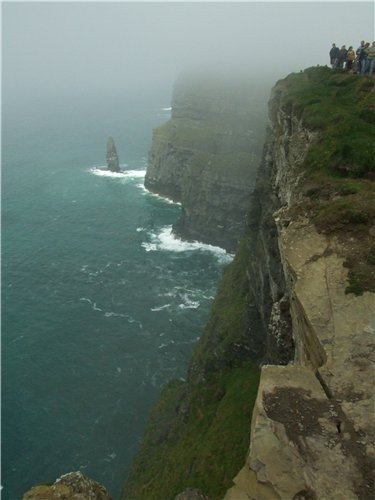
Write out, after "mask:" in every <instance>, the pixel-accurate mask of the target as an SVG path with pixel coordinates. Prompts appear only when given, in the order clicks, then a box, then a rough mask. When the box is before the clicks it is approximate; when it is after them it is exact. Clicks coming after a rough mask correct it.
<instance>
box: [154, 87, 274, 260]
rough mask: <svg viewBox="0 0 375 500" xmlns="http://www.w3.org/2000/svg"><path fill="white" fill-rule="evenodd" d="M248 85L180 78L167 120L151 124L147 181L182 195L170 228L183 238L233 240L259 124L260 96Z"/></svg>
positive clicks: (256, 153) (231, 244)
mask: <svg viewBox="0 0 375 500" xmlns="http://www.w3.org/2000/svg"><path fill="white" fill-rule="evenodd" d="M219 80H220V79H219ZM250 85H251V84H249V85H244V83H243V82H241V83H239V82H234V81H228V80H224V79H223V80H222V81H221V83H219V82H218V80H216V81H214V80H213V79H207V80H204V81H203V79H202V78H200V79H188V78H185V79H181V80H179V81H178V82H177V84H176V86H175V90H174V94H173V100H172V116H171V119H170V121H169V122H167V123H166V124H165V125H163V126H161V127H159V128H157V129H155V130H154V134H153V140H152V146H151V150H150V153H149V161H148V166H147V173H146V178H145V186H146V188H147V189H149V190H150V191H152V192H155V193H158V194H160V195H162V196H165V197H167V198H170V199H172V200H174V201H178V202H181V204H182V211H181V216H180V218H179V220H178V221H177V223H176V224H175V225H174V232H175V233H176V234H177V235H179V236H181V237H182V238H184V239H188V240H199V241H202V242H205V243H210V244H214V245H219V246H221V247H223V248H225V249H227V250H229V251H234V250H235V248H236V246H237V242H238V240H239V238H240V236H241V234H242V232H243V228H244V222H245V214H246V212H247V210H248V207H249V202H250V201H249V200H250V196H251V192H252V190H253V188H254V181H255V173H256V168H257V165H258V161H259V158H260V148H259V143H260V142H261V136H262V132H263V127H262V126H261V125H260V123H259V122H261V121H262V118H261V117H262V116H263V113H262V111H263V110H262V105H261V99H260V98H259V93H257V91H256V88H255V84H253V87H251V86H250ZM264 102H265V101H264Z"/></svg>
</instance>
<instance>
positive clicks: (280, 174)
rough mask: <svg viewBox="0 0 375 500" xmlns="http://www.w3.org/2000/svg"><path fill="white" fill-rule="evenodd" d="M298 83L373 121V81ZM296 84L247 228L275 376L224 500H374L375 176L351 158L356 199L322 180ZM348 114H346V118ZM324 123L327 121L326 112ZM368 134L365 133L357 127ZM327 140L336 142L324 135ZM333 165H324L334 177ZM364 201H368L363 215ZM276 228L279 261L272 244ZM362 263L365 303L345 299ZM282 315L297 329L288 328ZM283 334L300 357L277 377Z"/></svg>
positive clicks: (276, 97) (278, 115) (317, 73)
mask: <svg viewBox="0 0 375 500" xmlns="http://www.w3.org/2000/svg"><path fill="white" fill-rule="evenodd" d="M292 78H293V77H292ZM300 79H301V81H302V82H303V83H304V85H305V91H307V89H308V88H309V85H310V84H313V83H315V84H320V85H321V84H322V81H323V82H324V85H326V86H327V87H328V86H329V85H331V86H335V89H336V92H338V91H340V85H346V86H349V85H353V87H352V88H351V92H352V94H351V95H352V98H353V100H357V102H356V104H355V107H353V109H352V110H351V111H350V113H351V114H352V116H351V118H350V120H351V121H353V122H354V123H355V117H360V118H361V119H362V118H363V116H364V110H366V115H365V116H366V117H368V116H370V115H369V112H370V111H371V109H372V111H374V97H373V84H371V82H370V81H369V80H362V82H358V80H357V81H356V80H355V79H353V77H351V78H350V77H349V80H348V77H345V76H344V77H342V76H340V75H338V76H336V77H335V76H333V77H332V76H331V75H330V73H329V71H326V70H325V69H321V70H318V69H315V70H310V71H307V72H306V73H305V75H301V76H300ZM290 80H291V78H289V80H288V79H286V80H285V81H281V82H279V83H278V85H277V86H276V87H275V89H274V91H273V96H272V99H271V102H270V126H269V131H268V137H267V143H266V147H265V151H264V157H263V162H262V165H261V168H260V174H259V176H260V177H259V179H258V184H257V192H256V194H255V198H256V199H258V200H259V199H260V198H261V199H262V207H261V208H259V207H258V208H257V207H256V205H254V206H253V209H252V214H253V218H254V219H256V220H253V223H252V224H251V227H250V230H251V237H250V240H251V242H252V243H251V245H250V256H251V258H252V259H253V264H252V266H251V271H250V277H249V279H250V280H251V282H252V283H255V290H256V293H255V295H254V298H255V300H256V299H257V298H258V300H257V301H256V306H255V309H257V311H258V315H259V317H260V322H259V324H262V326H263V328H261V329H260V330H262V329H263V339H268V340H267V341H266V343H267V356H266V360H267V361H268V362H269V363H273V366H271V365H265V366H263V367H262V371H261V377H260V384H259V389H258V396H257V399H256V403H255V408H254V412H253V417H252V424H251V439H250V450H249V454H248V457H247V459H246V464H245V466H244V467H243V468H242V469H241V471H240V472H239V474H238V475H237V476H236V477H235V479H234V483H235V486H234V487H232V488H231V489H230V490H229V491H228V492H227V494H226V496H225V499H226V500H238V499H240V498H241V499H245V500H246V499H254V498H256V499H280V498H282V499H292V498H309V499H313V498H342V499H349V498H350V499H356V498H361V499H362V498H363V499H365V498H373V495H374V492H373V479H372V477H371V470H373V460H374V445H373V443H374V424H373V409H374V400H373V389H372V387H373V384H374V372H373V362H374V358H373V357H372V351H373V348H374V333H375V295H374V293H372V292H373V289H372V288H371V287H372V286H373V285H374V266H373V264H374V262H373V260H372V259H371V257H370V256H371V252H372V251H373V248H374V247H373V244H374V234H375V233H374V225H373V224H374V196H373V192H374V191H373V181H371V175H372V174H371V171H373V168H374V165H373V164H371V163H370V162H369V163H366V159H364V161H363V162H362V163H361V164H360V163H359V162H357V163H356V164H354V162H353V161H350V158H348V157H347V158H346V162H345V163H346V165H347V171H351V172H354V168H357V169H358V170H359V168H362V171H361V174H357V175H356V180H355V181H353V176H352V180H351V181H350V182H354V183H358V184H356V186H357V189H358V191H357V192H356V193H355V192H353V191H355V190H354V189H351V190H348V189H343V186H342V184H344V185H345V186H346V185H347V183H348V182H349V181H348V178H346V177H343V176H342V175H341V176H337V175H336V176H335V177H331V176H330V174H332V173H333V171H332V170H331V171H325V172H324V171H323V172H322V171H321V170H320V171H318V172H317V171H316V170H314V166H315V165H314V163H313V162H312V160H311V159H312V158H313V154H314V152H315V151H316V150H317V148H319V147H320V144H321V141H322V129H321V128H320V127H316V126H315V127H314V126H312V125H311V124H309V120H308V119H306V107H305V108H301V107H300V100H299V98H298V95H296V94H295V93H294V88H293V85H292V82H290ZM317 80H318V81H317ZM331 88H332V87H331ZM328 89H329V87H328ZM355 89H357V90H358V89H360V90H358V91H357V92H355ZM371 89H372V90H371ZM310 98H311V99H312V98H313V96H312V95H311V94H310ZM337 100H339V97H337ZM341 108H342V113H344V112H345V113H346V109H347V108H346V107H345V106H344V105H342V106H341ZM307 111H309V110H307ZM304 112H305V116H303V113H304ZM348 112H349V111H348ZM326 113H327V111H326ZM325 120H326V121H329V111H328V116H326V118H325ZM372 123H373V122H372ZM360 125H361V124H360V121H358V122H357V124H356V126H357V127H359V126H360ZM364 125H365V128H366V132H368V131H370V134H371V135H372V138H373V139H372V144H373V141H374V127H373V125H371V123H369V121H368V120H365V123H364ZM353 126H354V125H353ZM332 130H333V129H332ZM353 130H354V129H353ZM324 133H326V134H330V133H331V131H330V130H329V129H327V128H325V130H324ZM363 137H364V138H365V137H366V134H364V135H363ZM342 139H343V138H342ZM331 140H332V137H331ZM344 140H346V139H344ZM370 144H371V143H369V144H368V146H369V147H370V148H371V145H370ZM333 158H334V155H333V156H332V158H329V157H328V158H327V155H326V158H325V161H326V162H327V165H326V166H327V167H329V166H330V163H331V166H332V161H333ZM373 158H374V157H373ZM342 165H343V162H342V163H341V162H340V163H339V164H338V165H335V168H336V169H337V172H340V170H341V172H342ZM359 186H360V187H359ZM370 192H371V193H372V194H369V193H370ZM355 196H358V199H356V198H355ZM360 197H362V198H363V197H364V198H365V199H366V202H365V203H364V204H362V202H361V201H360V199H359V198H360ZM328 203H329V207H328ZM343 204H345V205H346V208H347V209H349V207H350V210H352V211H355V210H357V211H358V212H357V216H356V217H353V218H350V217H348V216H345V215H344V213H343V211H342V207H343ZM327 207H328V209H329V210H330V211H331V212H333V213H334V210H335V209H337V210H338V209H340V213H339V216H338V215H337V214H336V213H334V215H333V214H332V213H330V217H327V216H326V213H325V210H327ZM360 209H361V210H362V211H361V212H360ZM360 214H361V215H360ZM255 215H256V217H255ZM250 220H251V218H250ZM270 228H271V232H272V233H273V234H274V235H275V238H274V241H277V246H278V249H275V245H274V244H270V238H269V232H270ZM371 241H372V243H371ZM275 252H276V253H277V254H279V258H280V264H281V266H280V268H279V272H282V274H283V275H284V283H285V289H284V290H282V296H281V299H280V298H279V297H280V290H279V287H275V285H274V283H275V279H274V273H275V271H274V270H272V268H270V267H269V264H268V263H269V262H270V261H272V259H274V255H275ZM353 255H358V256H359V255H361V256H362V257H358V260H360V259H363V265H365V263H367V273H368V275H369V276H370V277H371V281H372V285H370V286H368V285H369V281H368V280H366V279H364V278H365V277H364V276H363V279H364V280H363V282H362V287H363V288H362V289H361V290H360V291H358V295H353V294H352V293H350V294H348V293H347V292H349V291H351V288H350V286H348V283H350V279H349V281H348V273H350V272H352V273H358V271H357V270H353V268H351V264H350V263H351V261H352V259H353ZM366 255H367V257H366ZM256 256H257V257H256ZM254 257H256V259H255V260H254ZM366 259H367V260H366ZM371 262H372V264H371ZM260 270H261V271H260ZM357 276H358V274H357ZM349 278H350V276H349ZM265 283H266V285H265ZM366 283H367V285H366ZM366 287H367V289H369V291H365V289H366ZM264 289H265V290H266V294H265V295H266V297H265V295H264V293H262V292H263V290H264ZM267 296H268V300H267ZM267 302H268V306H267ZM283 310H284V311H287V315H288V316H289V318H290V321H289V322H287V323H285V321H284V319H285V318H284V319H283V317H282V314H281V312H282V311H283ZM285 325H287V326H288V325H289V332H290V334H291V336H292V340H293V342H294V344H295V354H294V358H290V361H291V362H290V363H289V364H288V365H287V366H280V365H278V364H277V363H278V362H279V361H278V357H279V358H280V355H281V358H282V359H286V360H287V357H288V356H287V357H286V358H284V353H285V354H288V355H289V354H290V353H291V352H292V351H291V350H290V346H291V343H290V338H289V337H290V335H289V336H288V334H287V331H288V327H287V328H284V326H285ZM258 331H259V330H258ZM274 363H276V364H274Z"/></svg>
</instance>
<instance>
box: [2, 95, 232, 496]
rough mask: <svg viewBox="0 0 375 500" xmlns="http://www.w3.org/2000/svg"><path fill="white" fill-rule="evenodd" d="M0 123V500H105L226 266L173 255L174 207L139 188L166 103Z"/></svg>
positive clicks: (9, 114)
mask: <svg viewBox="0 0 375 500" xmlns="http://www.w3.org/2000/svg"><path fill="white" fill-rule="evenodd" d="M44 104H45V103H44ZM4 108H5V109H4V112H3V131H2V132H3V133H2V477H1V484H2V488H3V489H2V498H3V499H4V500H16V499H19V498H21V496H22V493H23V492H24V491H26V490H27V489H28V488H30V487H31V486H32V485H34V484H38V483H44V482H50V481H54V480H55V479H56V478H57V477H58V476H60V475H61V474H63V473H66V472H69V471H73V470H81V471H82V472H83V473H85V474H87V475H89V476H90V477H92V478H93V479H95V480H97V481H99V482H101V483H102V484H103V485H105V486H106V487H107V489H108V490H109V491H110V493H111V494H112V495H113V497H114V498H117V497H118V495H119V492H120V488H121V485H122V483H123V481H124V479H125V478H126V474H127V472H128V470H129V466H130V464H131V461H132V458H133V457H134V455H135V453H136V450H137V447H138V446H139V442H140V438H141V436H142V431H143V429H144V425H145V421H146V418H147V414H148V411H149V409H150V407H151V405H152V403H153V402H154V401H155V399H156V397H157V395H158V393H159V392H160V389H161V387H162V386H163V384H165V383H166V382H167V381H168V380H170V379H171V378H175V377H184V375H185V372H186V367H187V363H188V360H189V357H190V354H191V351H192V347H193V344H194V342H195V341H196V340H197V338H199V335H200V334H201V332H202V328H203V325H204V323H205V321H206V319H207V317H208V312H209V308H210V304H211V302H212V299H213V295H214V293H215V290H216V287H217V283H218V280H219V277H220V274H221V271H222V268H223V266H224V265H225V264H227V263H228V262H229V261H230V260H231V256H230V255H228V254H226V253H225V252H224V251H223V250H222V249H220V248H215V247H210V246H209V245H202V244H199V243H186V242H182V241H180V240H178V239H175V238H174V237H173V235H172V234H171V225H172V224H173V222H174V221H175V220H176V218H177V216H178V213H179V210H180V207H179V206H178V205H177V204H173V203H171V202H169V201H168V200H164V199H162V198H160V197H157V196H155V195H152V194H150V193H148V192H147V191H146V190H145V188H144V186H143V179H144V174H145V169H146V164H147V159H146V158H147V152H148V148H149V146H150V144H151V136H152V128H153V127H154V126H156V125H158V124H160V123H163V122H164V121H165V120H166V119H168V117H169V113H170V108H169V107H168V100H166V96H153V97H150V98H149V99H144V98H142V99H141V98H139V99H138V100H137V99H134V98H132V99H128V100H126V99H125V98H124V101H123V102H120V103H119V102H118V101H117V102H116V101H115V100H113V102H112V103H108V100H106V101H105V103H104V102H103V103H100V102H96V104H95V106H93V103H92V102H89V100H87V102H85V100H84V99H82V100H81V101H79V102H78V101H77V102H76V103H69V104H68V105H63V104H62V103H51V105H50V106H46V105H44V106H38V103H33V104H32V105H31V104H28V105H25V106H24V107H23V108H22V106H20V105H19V103H18V107H17V106H15V105H14V107H12V103H10V104H5V106H4ZM16 108H17V109H16ZM109 135H112V136H113V137H114V138H115V142H116V145H117V149H118V152H119V156H120V163H121V165H122V168H123V173H121V174H110V173H108V172H105V171H104V170H103V169H102V167H104V164H103V162H104V158H105V144H106V140H107V137H108V136H109Z"/></svg>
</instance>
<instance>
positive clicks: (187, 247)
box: [142, 226, 233, 263]
mask: <svg viewBox="0 0 375 500" xmlns="http://www.w3.org/2000/svg"><path fill="white" fill-rule="evenodd" d="M149 236H150V238H151V241H150V242H144V243H142V247H143V248H145V250H146V251H147V252H154V251H157V250H165V251H169V252H189V251H195V250H200V251H204V252H212V253H213V254H214V255H215V256H216V257H217V259H218V260H219V262H221V263H227V262H230V261H231V260H232V259H233V255H232V254H229V253H228V252H226V250H224V249H223V248H221V247H216V246H214V245H208V244H206V243H200V242H199V241H184V240H181V239H180V238H177V237H176V236H175V235H174V234H173V233H172V226H166V227H163V228H162V229H161V230H160V232H159V233H158V234H155V233H149Z"/></svg>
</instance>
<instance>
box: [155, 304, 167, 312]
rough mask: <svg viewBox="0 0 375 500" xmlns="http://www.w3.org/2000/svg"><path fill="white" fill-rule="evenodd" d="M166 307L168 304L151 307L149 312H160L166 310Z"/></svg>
mask: <svg viewBox="0 0 375 500" xmlns="http://www.w3.org/2000/svg"><path fill="white" fill-rule="evenodd" d="M167 307H170V304H164V305H163V306H160V307H152V308H151V311H152V312H157V311H162V310H163V309H166V308H167Z"/></svg>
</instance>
